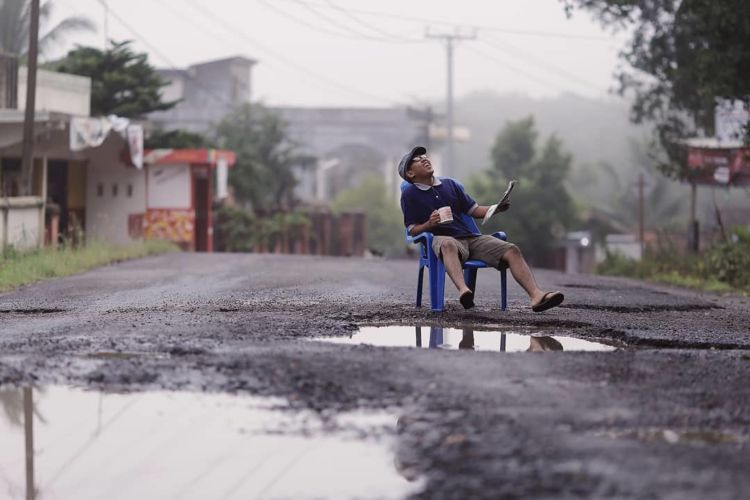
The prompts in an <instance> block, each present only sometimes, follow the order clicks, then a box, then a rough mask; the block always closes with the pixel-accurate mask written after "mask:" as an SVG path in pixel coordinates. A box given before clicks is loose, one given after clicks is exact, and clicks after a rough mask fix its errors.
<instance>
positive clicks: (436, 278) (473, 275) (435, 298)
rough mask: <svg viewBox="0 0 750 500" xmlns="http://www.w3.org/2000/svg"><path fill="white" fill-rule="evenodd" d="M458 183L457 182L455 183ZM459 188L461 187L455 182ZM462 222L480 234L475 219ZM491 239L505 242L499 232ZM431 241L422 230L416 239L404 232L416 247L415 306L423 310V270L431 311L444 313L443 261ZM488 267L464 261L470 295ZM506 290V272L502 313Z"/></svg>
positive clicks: (502, 276) (502, 281)
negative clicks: (479, 271) (478, 277)
mask: <svg viewBox="0 0 750 500" xmlns="http://www.w3.org/2000/svg"><path fill="white" fill-rule="evenodd" d="M456 182H458V181H456ZM458 184H459V185H460V186H461V187H462V188H463V185H462V184H461V183H458ZM408 186H409V183H408V182H406V181H404V182H402V183H401V191H402V192H403V190H404V189H405V188H406V187H408ZM459 216H460V217H461V219H462V220H463V221H464V222H465V223H466V225H467V227H468V228H469V229H471V230H472V231H476V232H480V231H479V228H478V227H477V223H476V222H475V221H474V218H473V217H471V216H470V215H467V214H463V213H462V214H459ZM492 236H494V237H495V238H498V239H501V240H503V241H505V240H507V238H508V237H507V235H506V234H505V233H504V232H503V231H498V232H496V233H494V234H493V235H492ZM432 238H433V234H432V233H430V232H428V231H425V232H423V233H419V234H418V235H416V236H411V235H410V234H409V230H408V229H407V230H406V241H407V243H414V244H416V245H419V273H418V275H417V307H422V282H423V278H424V269H425V267H426V268H427V269H428V270H429V274H428V279H429V283H430V308H431V309H432V310H433V311H444V310H445V266H444V265H443V261H441V260H440V258H439V257H438V256H437V255H436V254H435V252H433V251H432ZM485 267H489V266H488V265H487V264H486V263H485V262H484V261H482V260H467V261H466V262H464V265H463V269H464V281H466V286H468V287H469V288H470V289H471V291H472V292H474V291H475V290H476V285H477V269H482V268H485ZM507 287H508V275H507V272H506V270H505V269H502V270H501V271H500V309H501V310H503V311H505V310H506V308H507V306H508V303H507Z"/></svg>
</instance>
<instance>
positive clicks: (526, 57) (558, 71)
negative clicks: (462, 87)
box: [479, 38, 602, 92]
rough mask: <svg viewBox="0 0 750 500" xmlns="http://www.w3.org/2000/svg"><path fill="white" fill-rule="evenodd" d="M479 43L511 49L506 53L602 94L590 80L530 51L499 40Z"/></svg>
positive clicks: (597, 86) (484, 39) (598, 87)
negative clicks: (518, 56) (517, 55)
mask: <svg viewBox="0 0 750 500" xmlns="http://www.w3.org/2000/svg"><path fill="white" fill-rule="evenodd" d="M479 42H481V43H484V44H485V45H487V46H488V47H491V48H500V49H506V48H509V49H511V51H512V52H511V51H507V52H506V53H508V54H509V55H514V53H515V54H519V55H520V56H522V57H523V58H524V60H525V61H532V62H534V63H536V64H537V66H538V67H539V68H541V69H544V70H545V71H548V72H550V73H555V74H557V75H558V76H562V77H563V78H566V79H567V80H569V81H572V82H576V83H577V84H579V85H583V86H584V87H588V88H590V89H593V90H597V91H599V92H602V88H601V87H600V86H599V85H596V84H594V83H592V82H590V81H588V80H585V79H583V78H580V77H579V76H578V75H575V74H573V73H571V72H569V71H568V70H566V69H564V68H561V67H559V66H556V65H553V64H550V63H549V62H547V61H544V60H543V59H542V58H540V57H538V56H535V55H534V54H532V53H530V52H529V51H526V50H524V49H522V48H520V47H518V46H517V45H514V44H512V43H510V42H507V41H499V40H497V39H495V40H492V41H490V40H487V39H486V38H480V39H479Z"/></svg>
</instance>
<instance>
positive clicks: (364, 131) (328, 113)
mask: <svg viewBox="0 0 750 500" xmlns="http://www.w3.org/2000/svg"><path fill="white" fill-rule="evenodd" d="M273 110H274V111H276V112H277V113H278V114H279V115H280V116H281V118H282V119H283V120H284V121H285V122H286V123H287V125H288V131H289V136H290V138H291V140H292V141H294V142H295V143H296V144H297V145H298V146H299V148H300V150H301V152H302V153H303V154H305V155H309V156H312V157H315V158H317V159H318V164H317V168H316V169H313V170H310V169H305V170H301V171H300V173H299V180H300V185H299V187H298V192H297V196H298V197H299V198H300V199H302V200H305V201H311V202H312V201H317V202H330V201H331V200H332V199H333V198H335V196H336V195H337V194H338V193H339V192H341V191H342V190H344V189H347V188H350V187H353V186H356V185H358V184H359V183H360V181H361V180H362V178H363V177H365V176H367V175H375V176H378V177H381V178H382V179H383V180H384V181H385V183H386V186H387V187H388V189H389V191H390V192H392V193H393V195H394V198H395V197H396V196H397V194H398V192H399V187H398V186H399V184H400V182H401V179H400V178H399V177H398V173H397V172H396V165H397V164H398V161H399V159H400V158H401V156H403V154H404V153H405V152H406V151H407V150H408V149H410V148H411V147H412V146H413V144H414V142H415V141H416V140H418V138H419V137H420V134H421V133H422V132H421V127H423V124H422V123H420V122H419V121H417V120H415V119H414V118H413V117H412V116H411V115H410V113H409V112H408V110H407V109H406V108H397V107H391V108H300V107H276V108H273Z"/></svg>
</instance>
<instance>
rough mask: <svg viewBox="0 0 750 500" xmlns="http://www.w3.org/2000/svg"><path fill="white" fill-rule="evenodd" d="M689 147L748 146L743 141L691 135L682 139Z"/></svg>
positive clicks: (731, 147)
mask: <svg viewBox="0 0 750 500" xmlns="http://www.w3.org/2000/svg"><path fill="white" fill-rule="evenodd" d="M682 143H683V144H685V145H686V146H688V147H691V148H702V149H738V148H742V147H746V144H745V143H744V142H742V141H722V140H719V139H717V138H715V137H691V138H689V139H684V140H683V141H682Z"/></svg>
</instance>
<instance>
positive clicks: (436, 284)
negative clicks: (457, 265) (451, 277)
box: [430, 260, 445, 311]
mask: <svg viewBox="0 0 750 500" xmlns="http://www.w3.org/2000/svg"><path fill="white" fill-rule="evenodd" d="M444 304H445V266H444V265H443V263H442V262H441V261H440V260H437V262H435V263H433V265H431V266H430V308H431V309H432V310H433V311H443V310H444V308H445V307H444Z"/></svg>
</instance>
